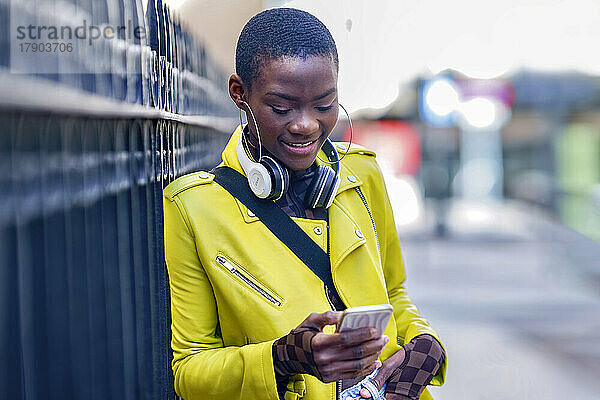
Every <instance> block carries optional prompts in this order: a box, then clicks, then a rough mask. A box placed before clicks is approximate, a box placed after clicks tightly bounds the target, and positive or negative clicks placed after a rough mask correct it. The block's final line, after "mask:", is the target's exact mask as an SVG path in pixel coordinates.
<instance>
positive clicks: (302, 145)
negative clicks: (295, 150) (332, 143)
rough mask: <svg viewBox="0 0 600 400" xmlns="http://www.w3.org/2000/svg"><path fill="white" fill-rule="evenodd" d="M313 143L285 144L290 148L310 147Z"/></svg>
mask: <svg viewBox="0 0 600 400" xmlns="http://www.w3.org/2000/svg"><path fill="white" fill-rule="evenodd" d="M314 142H315V141H314V140H313V141H312V142H308V143H304V144H302V143H287V144H288V145H290V146H292V147H306V146H310V145H311V144H313V143H314Z"/></svg>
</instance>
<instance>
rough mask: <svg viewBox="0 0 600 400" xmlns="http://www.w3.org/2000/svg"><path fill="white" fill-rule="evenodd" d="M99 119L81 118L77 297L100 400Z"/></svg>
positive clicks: (103, 355)
mask: <svg viewBox="0 0 600 400" xmlns="http://www.w3.org/2000/svg"><path fill="white" fill-rule="evenodd" d="M99 130H100V122H99V121H98V120H95V119H87V120H85V121H84V129H83V132H84V133H83V138H82V148H83V152H82V154H81V160H82V164H83V165H82V167H83V185H84V194H83V212H84V221H85V223H84V228H85V230H84V232H81V233H82V234H84V237H85V250H86V251H85V269H86V270H87V287H88V292H87V298H86V299H80V301H84V300H85V301H86V302H87V304H88V309H87V313H88V316H89V317H88V318H89V324H90V325H89V332H90V340H89V346H90V347H89V348H88V350H87V351H88V353H89V354H90V358H91V360H93V362H92V363H91V364H90V365H89V369H90V377H91V385H90V396H91V397H90V398H91V399H98V400H103V399H106V398H108V397H109V394H108V374H109V372H110V371H109V370H108V368H107V367H108V347H107V340H108V338H107V332H106V315H107V311H108V310H107V309H106V297H105V296H106V289H105V282H104V260H103V254H102V230H101V229H99V228H100V227H101V226H102V203H101V198H102V196H103V195H104V193H103V192H104V191H105V190H106V188H105V187H103V186H102V181H101V179H102V175H101V168H100V167H101V165H102V156H101V154H100V139H99V134H100V132H99Z"/></svg>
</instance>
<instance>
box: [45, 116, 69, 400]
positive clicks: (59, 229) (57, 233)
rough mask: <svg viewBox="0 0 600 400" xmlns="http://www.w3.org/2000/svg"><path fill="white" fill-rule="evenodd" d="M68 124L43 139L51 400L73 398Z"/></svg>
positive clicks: (58, 123)
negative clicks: (65, 140)
mask: <svg viewBox="0 0 600 400" xmlns="http://www.w3.org/2000/svg"><path fill="white" fill-rule="evenodd" d="M64 129H65V124H64V120H63V119H60V118H52V117H50V118H49V119H48V122H47V124H46V128H45V132H44V135H43V142H42V147H43V149H44V153H43V156H42V157H43V158H42V164H43V165H44V169H45V170H46V173H45V176H44V179H42V181H41V190H42V198H43V199H44V203H43V224H44V231H43V236H44V245H43V254H44V260H45V267H46V269H45V271H46V298H45V302H46V305H47V308H46V310H47V311H46V315H47V325H46V332H45V334H46V335H47V338H48V339H47V344H48V345H47V349H46V351H47V353H48V361H49V365H47V366H46V368H48V370H49V371H48V373H49V386H48V391H47V393H45V396H46V397H47V398H54V399H65V400H69V399H72V398H73V387H72V382H71V380H72V377H71V371H70V365H71V350H72V349H71V341H70V339H69V332H68V331H69V326H70V322H69V312H68V310H69V296H68V285H67V280H66V277H67V260H66V257H67V248H66V246H67V243H66V242H65V236H66V225H65V222H66V217H65V209H66V208H67V207H69V206H68V205H67V202H68V201H69V199H67V197H66V196H65V191H64V187H65V180H64V171H65V169H66V167H67V166H66V161H65V159H64V157H63V148H62V147H63V141H62V134H63V130H64Z"/></svg>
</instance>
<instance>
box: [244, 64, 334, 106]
mask: <svg viewBox="0 0 600 400" xmlns="http://www.w3.org/2000/svg"><path fill="white" fill-rule="evenodd" d="M332 87H333V88H337V67H336V65H335V62H334V61H333V57H331V56H308V57H295V56H294V57H279V58H268V57H265V58H263V60H262V62H261V63H260V68H259V70H258V75H257V76H256V77H255V78H254V80H253V82H252V91H255V90H256V91H257V92H262V93H263V94H265V93H268V92H271V91H278V92H284V93H287V94H290V95H292V96H295V97H305V96H308V97H310V96H312V95H314V94H315V93H323V92H324V91H325V90H328V89H330V88H332Z"/></svg>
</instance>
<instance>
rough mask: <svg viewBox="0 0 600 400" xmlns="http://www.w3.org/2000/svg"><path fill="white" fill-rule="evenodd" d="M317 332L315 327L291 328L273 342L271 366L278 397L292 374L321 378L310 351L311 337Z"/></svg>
mask: <svg viewBox="0 0 600 400" xmlns="http://www.w3.org/2000/svg"><path fill="white" fill-rule="evenodd" d="M317 333H319V331H318V330H317V329H311V328H298V329H293V330H292V331H291V332H290V333H288V334H287V335H286V336H284V337H282V338H280V339H278V340H276V341H275V342H273V349H272V352H273V367H274V369H275V380H276V381H277V391H278V392H279V396H280V398H282V394H283V393H282V392H285V387H286V385H287V382H288V379H289V377H290V376H292V375H296V374H309V375H313V376H316V377H317V378H319V379H320V380H323V377H322V376H321V373H320V372H319V369H318V368H317V366H316V364H315V359H314V358H313V351H312V339H313V337H314V336H315V335H316V334H317Z"/></svg>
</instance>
